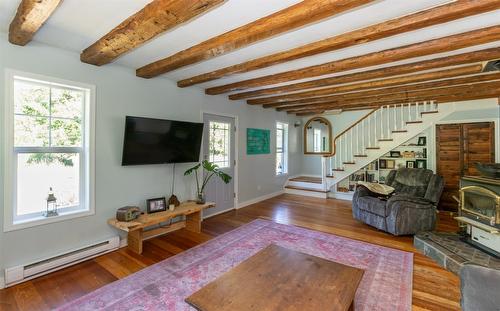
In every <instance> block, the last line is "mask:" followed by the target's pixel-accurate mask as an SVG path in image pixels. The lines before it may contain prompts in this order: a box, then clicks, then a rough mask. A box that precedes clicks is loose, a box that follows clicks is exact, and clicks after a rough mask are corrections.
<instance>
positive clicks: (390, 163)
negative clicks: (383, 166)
mask: <svg viewBox="0 0 500 311" xmlns="http://www.w3.org/2000/svg"><path fill="white" fill-rule="evenodd" d="M395 167H396V161H394V160H387V168H390V169H393V168H395Z"/></svg>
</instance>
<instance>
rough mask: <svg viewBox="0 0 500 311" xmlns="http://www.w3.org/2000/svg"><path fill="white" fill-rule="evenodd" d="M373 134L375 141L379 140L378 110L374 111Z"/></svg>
mask: <svg viewBox="0 0 500 311" xmlns="http://www.w3.org/2000/svg"><path fill="white" fill-rule="evenodd" d="M373 136H375V141H377V111H375V112H374V113H373Z"/></svg>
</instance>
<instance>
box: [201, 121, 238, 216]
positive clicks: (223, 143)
mask: <svg viewBox="0 0 500 311" xmlns="http://www.w3.org/2000/svg"><path fill="white" fill-rule="evenodd" d="M203 123H204V126H205V128H204V131H203V156H204V159H205V160H208V161H210V162H213V163H215V164H217V165H218V166H219V167H220V168H221V170H223V171H224V172H225V173H226V174H228V175H229V176H231V177H232V179H231V181H230V182H229V183H228V184H225V183H224V182H223V181H222V179H220V178H218V177H217V176H214V177H212V179H211V180H210V181H209V183H208V184H207V186H206V188H205V195H206V200H207V201H210V202H215V204H216V206H215V208H211V209H209V210H205V211H204V213H203V214H204V215H213V214H216V213H220V212H222V211H226V210H230V209H232V208H234V198H235V192H234V191H235V189H234V172H235V141H234V132H235V120H234V118H232V117H225V116H218V115H213V114H207V113H205V114H203Z"/></svg>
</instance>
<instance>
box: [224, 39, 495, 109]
mask: <svg viewBox="0 0 500 311" xmlns="http://www.w3.org/2000/svg"><path fill="white" fill-rule="evenodd" d="M498 58H500V47H498V48H491V49H485V50H480V51H476V52H470V53H462V54H457V55H453V56H445V57H440V58H435V59H431V60H424V61H419V62H414V63H409V64H403V65H397V66H392V67H385V68H381V69H373V70H369V71H363V72H359V73H351V74H346V75H340V76H335V77H329V78H322V79H318V80H312V81H306V82H300V83H294V84H288V85H283V86H278V87H273V88H267V89H260V90H256V91H250V92H243V93H237V94H232V95H229V99H231V100H240V99H247V98H253V97H260V96H265V95H273V94H284V93H288V92H293V91H300V90H305V89H313V88H320V87H325V86H331V85H336V84H344V83H351V82H357V81H364V80H371V79H377V78H387V77H390V76H396V75H403V74H408V73H414V72H419V71H425V70H430V69H436V68H444V67H448V66H456V65H463V64H470V63H474V62H484V61H489V60H492V59H498Z"/></svg>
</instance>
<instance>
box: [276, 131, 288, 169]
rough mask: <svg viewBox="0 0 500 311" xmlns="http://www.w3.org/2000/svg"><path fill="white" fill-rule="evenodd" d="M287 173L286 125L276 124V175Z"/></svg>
mask: <svg viewBox="0 0 500 311" xmlns="http://www.w3.org/2000/svg"><path fill="white" fill-rule="evenodd" d="M287 173H288V124H286V123H282V122H276V175H281V174H287Z"/></svg>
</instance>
